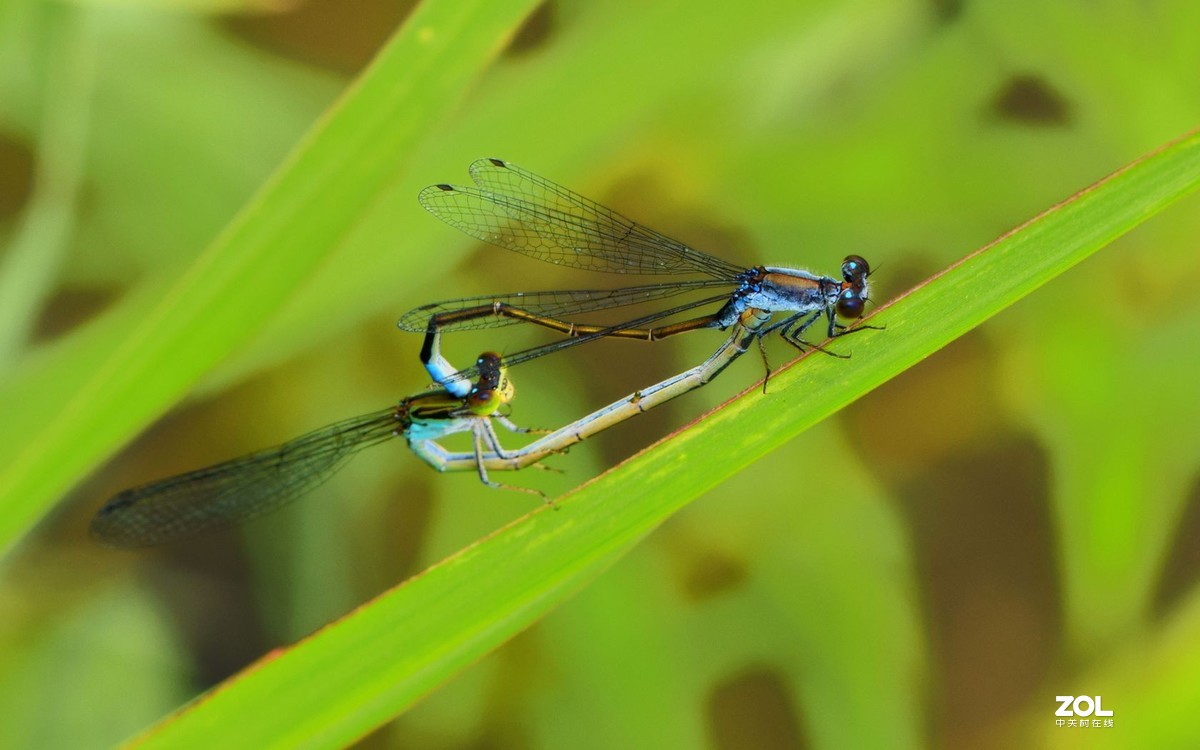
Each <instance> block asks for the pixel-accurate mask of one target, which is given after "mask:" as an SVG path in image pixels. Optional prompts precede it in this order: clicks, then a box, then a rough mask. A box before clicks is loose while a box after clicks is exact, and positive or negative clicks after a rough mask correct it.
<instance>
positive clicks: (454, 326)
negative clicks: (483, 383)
mask: <svg viewBox="0 0 1200 750" xmlns="http://www.w3.org/2000/svg"><path fill="white" fill-rule="evenodd" d="M731 284H732V282H730V281H726V280H717V279H701V280H698V281H681V282H676V283H671V284H648V285H645V286H630V287H624V288H621V289H573V290H566V291H549V292H508V293H504V294H491V295H481V296H478V297H464V298H463V299H456V300H447V301H444V302H433V303H431V304H428V305H422V306H420V307H418V308H416V309H414V310H409V311H408V312H406V313H405V314H404V315H403V316H402V317H401V318H400V321H399V323H398V324H397V325H399V326H400V328H402V329H403V330H405V331H414V332H416V333H424V332H425V330H426V329H427V328H428V326H429V320H430V318H432V317H433V316H434V315H437V314H439V313H449V312H455V311H458V310H466V309H470V308H475V307H481V306H487V305H491V304H494V303H496V302H503V303H505V304H507V305H511V306H513V307H519V308H521V309H522V310H525V311H526V312H529V313H532V314H534V315H538V316H541V317H547V318H556V319H559V320H564V319H569V318H572V317H574V316H577V315H581V314H584V313H589V312H595V311H597V310H608V309H612V308H617V307H627V306H629V305H636V304H638V303H640V302H651V301H654V300H660V299H666V298H668V297H674V296H675V295H678V294H684V293H685V292H691V291H695V290H697V289H709V288H713V287H726V286H731ZM519 322H521V321H520V320H517V319H515V318H510V317H505V316H502V315H487V316H483V317H479V318H472V319H470V320H459V321H451V322H447V323H445V324H444V325H442V326H441V330H443V331H462V330H474V329H480V328H499V327H501V326H507V325H512V324H513V323H519Z"/></svg>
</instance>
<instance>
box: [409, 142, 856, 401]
mask: <svg viewBox="0 0 1200 750" xmlns="http://www.w3.org/2000/svg"><path fill="white" fill-rule="evenodd" d="M470 173H471V177H472V179H473V180H474V181H475V187H458V186H454V185H446V184H441V185H431V186H430V187H427V188H425V189H424V190H422V191H421V194H420V201H421V205H423V206H424V207H425V208H426V210H428V211H429V212H430V213H432V214H433V215H434V216H437V217H438V218H439V219H441V220H442V221H444V222H446V223H447V224H449V225H451V226H453V227H456V228H458V229H459V230H461V231H463V232H465V233H467V234H469V235H471V236H472V237H476V238H478V239H480V240H483V241H485V242H488V243H491V244H493V245H497V246H499V247H503V248H507V249H509V250H513V251H514V252H518V253H522V254H524V255H529V256H531V257H534V258H537V259H539V260H544V261H547V262H549V263H554V264H557V265H564V266H572V267H575V268H582V269H587V270H593V271H605V272H609V273H619V274H643V275H656V274H657V275H686V274H691V275H703V276H707V277H708V278H704V279H693V280H679V281H672V282H669V283H660V284H648V285H642V286H634V287H625V288H621V289H582V290H574V291H542V292H513V293H507V294H498V295H488V296H480V297H467V298H464V299H458V300H451V301H447V302H438V303H433V304H429V305H423V306H421V307H418V308H416V309H415V310H411V311H409V312H408V313H406V314H405V315H404V316H403V317H402V318H401V319H400V321H399V326H400V327H401V328H403V329H404V330H408V331H416V332H422V333H425V342H424V345H423V346H422V349H421V361H422V363H424V365H425V367H426V369H428V371H429V373H430V374H431V375H432V376H433V379H434V381H435V382H437V383H439V384H441V385H442V386H444V387H445V388H446V389H447V390H448V391H449V392H451V393H453V394H455V395H463V394H465V393H466V392H467V391H468V390H469V389H470V387H471V383H472V380H473V378H474V377H475V376H476V375H477V372H476V370H474V369H469V370H463V371H461V372H456V371H455V369H454V368H453V366H451V365H450V363H449V362H448V361H447V360H446V359H445V357H444V356H443V355H442V353H441V338H440V337H441V334H442V332H443V331H450V330H462V329H470V328H491V327H496V326H504V325H509V324H511V323H516V322H519V321H526V322H529V323H534V324H536V325H540V326H544V327H546V328H550V329H552V330H555V331H558V332H560V333H563V334H566V335H567V338H566V339H563V340H560V341H557V342H554V343H552V344H547V345H542V346H538V347H534V348H532V349H527V350H525V351H521V352H517V353H515V354H510V355H506V356H505V362H506V364H508V365H510V366H511V365H515V364H518V363H520V362H523V361H526V360H528V359H532V358H534V357H539V356H542V355H544V354H548V353H549V352H552V351H557V350H559V349H564V348H567V347H570V346H575V345H578V344H581V343H584V342H585V341H591V340H594V339H597V338H603V337H607V336H616V337H620V338H636V339H644V340H647V341H655V340H658V339H662V338H666V337H668V336H673V335H675V334H679V333H683V332H685V331H694V330H697V329H701V328H718V329H721V330H724V329H726V328H728V327H730V326H731V325H734V324H735V323H736V322H737V321H738V320H739V318H740V317H741V315H742V314H743V313H744V312H746V311H747V310H750V309H754V310H759V311H763V312H765V313H768V314H772V313H781V314H784V317H783V318H782V319H781V320H778V321H775V322H773V323H771V324H769V325H764V326H762V327H761V328H759V329H758V333H757V335H758V336H759V339H760V344H761V339H762V337H764V336H766V335H767V334H769V333H773V332H775V331H778V332H779V333H780V335H781V337H782V338H783V339H784V340H785V341H787V342H788V343H790V344H792V345H793V346H796V347H797V348H799V349H801V350H803V349H805V348H806V347H815V348H820V347H819V346H817V345H815V344H812V343H810V342H808V341H805V340H804V339H803V338H802V336H803V335H804V333H805V331H807V330H808V329H809V327H810V326H812V325H813V324H814V323H816V322H817V321H818V320H819V319H821V318H822V317H824V318H825V319H826V321H827V326H826V330H825V334H826V335H827V336H828V337H829V338H835V337H837V336H842V335H845V334H847V333H853V332H854V331H859V330H864V329H867V328H874V327H875V326H862V325H860V326H858V327H855V328H847V327H846V326H845V325H843V324H841V323H839V322H838V318H839V317H841V318H843V319H846V320H856V319H858V318H859V317H861V316H862V314H863V311H864V307H865V304H866V301H867V299H868V296H869V295H868V285H867V278H868V276H869V275H870V266H869V265H868V264H867V261H866V260H864V259H863V258H861V257H860V256H857V255H850V256H847V257H846V259H845V260H844V261H842V269H841V275H842V278H841V280H840V281H839V280H838V279H835V278H832V277H829V276H820V275H817V274H814V273H811V272H809V271H805V270H802V269H798V268H785V267H779V266H755V267H753V268H743V267H741V266H738V265H736V264H733V263H729V262H728V261H724V260H721V259H720V258H716V257H714V256H711V255H708V254H706V253H702V252H700V251H699V250H695V249H693V248H691V247H688V246H687V245H685V244H683V243H682V242H678V241H676V240H673V239H671V238H670V237H667V236H666V235H663V234H660V233H658V232H656V231H654V230H653V229H649V228H648V227H645V226H642V225H641V224H638V223H637V222H635V221H632V220H630V219H627V218H625V217H624V216H622V215H621V214H619V213H617V212H616V211H613V210H612V209H610V208H605V207H604V206H602V205H600V204H598V203H596V202H594V201H592V200H589V199H588V198H585V197H583V196H581V195H579V194H578V193H574V192H572V191H570V190H568V189H567V188H564V187H562V186H561V185H556V184H554V183H553V182H551V181H549V180H547V179H545V178H542V177H538V176H537V175H535V174H533V173H531V172H528V171H526V170H524V169H521V168H520V167H517V166H515V165H513V164H510V163H508V162H506V161H502V160H500V159H480V160H478V161H476V162H475V163H473V164H472V165H471V167H470ZM713 289H724V290H725V291H722V292H721V293H720V294H715V295H708V296H704V297H701V298H700V299H695V300H692V301H690V302H687V303H684V304H681V305H677V306H675V307H672V308H670V309H666V310H661V311H659V312H656V313H652V314H649V315H646V316H643V317H640V318H637V319H634V320H629V321H625V322H623V323H618V324H616V325H609V326H602V325H583V324H579V323H576V322H573V321H571V320H569V319H568V318H570V317H572V316H576V315H581V314H584V313H589V312H593V311H597V310H606V309H610V308H616V307H623V306H627V305H633V304H637V303H640V302H649V301H653V300H660V299H666V298H668V297H674V296H676V295H680V294H685V293H689V292H691V293H700V292H703V291H704V290H713ZM717 303H721V306H720V307H719V309H717V310H716V311H715V312H712V313H709V314H706V315H701V316H699V317H694V318H690V319H688V320H683V321H680V322H676V323H670V324H664V325H658V326H655V325H654V324H655V323H658V322H660V321H663V320H665V319H666V318H669V317H671V316H674V315H678V314H681V313H685V312H687V311H689V310H693V309H695V308H698V307H701V306H703V305H713V304H717ZM822 351H824V350H823V349H822Z"/></svg>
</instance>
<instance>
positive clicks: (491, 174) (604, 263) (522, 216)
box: [419, 159, 746, 280]
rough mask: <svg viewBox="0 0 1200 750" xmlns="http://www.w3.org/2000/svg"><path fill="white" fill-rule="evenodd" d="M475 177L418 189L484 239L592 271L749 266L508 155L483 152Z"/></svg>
mask: <svg viewBox="0 0 1200 750" xmlns="http://www.w3.org/2000/svg"><path fill="white" fill-rule="evenodd" d="M471 177H472V178H473V179H474V180H475V183H476V185H477V187H459V186H455V185H431V186H429V187H427V188H425V189H424V190H422V191H421V193H420V196H419V197H420V201H421V205H422V206H424V207H425V209H426V210H427V211H429V212H430V213H431V214H433V215H434V216H436V217H438V218H439V219H441V220H442V221H444V222H446V223H447V224H449V225H450V226H452V227H455V228H456V229H458V230H460V231H462V232H465V233H466V234H469V235H471V236H472V237H475V238H477V239H480V240H483V241H484V242H489V243H491V244H493V245H497V246H499V247H503V248H507V249H509V250H513V251H515V252H518V253H522V254H524V255H528V256H531V257H534V258H538V259H539V260H544V261H546V262H548V263H554V264H557V265H565V266H572V267H574V268H583V269H586V270H590V271H606V272H609V273H632V274H687V273H702V274H706V275H708V276H712V277H715V278H718V279H725V280H732V279H733V278H734V277H736V276H737V275H738V274H739V273H741V272H743V271H745V270H746V269H744V268H741V267H739V266H737V265H735V264H733V263H729V262H727V261H724V260H721V259H720V258H715V257H713V256H711V255H708V254H706V253H702V252H700V251H698V250H693V249H692V248H690V247H688V246H687V245H684V244H683V243H682V242H678V241H676V240H673V239H671V238H670V237H667V236H666V235H664V234H660V233H659V232H656V231H654V230H653V229H650V228H648V227H645V226H642V225H641V224H638V223H637V222H635V221H632V220H631V219H627V218H625V217H624V216H622V215H621V214H619V213H617V212H616V211H613V210H612V209H610V208H605V207H604V206H601V205H600V204H599V203H596V202H595V201H592V200H589V199H587V198H585V197H583V196H582V195H579V194H578V193H575V192H572V191H570V190H568V189H567V188H564V187H562V186H561V185H556V184H555V183H553V182H550V181H549V180H547V179H544V178H542V177H538V176H537V175H535V174H533V173H531V172H528V171H526V170H524V169H521V168H520V167H517V166H515V165H512V164H509V163H508V162H506V161H502V160H500V159H480V160H478V161H476V162H475V163H473V164H472V165H471Z"/></svg>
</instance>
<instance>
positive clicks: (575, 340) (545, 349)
mask: <svg viewBox="0 0 1200 750" xmlns="http://www.w3.org/2000/svg"><path fill="white" fill-rule="evenodd" d="M728 299H729V295H726V294H721V295H717V296H715V297H706V298H704V299H698V300H693V301H692V302H686V303H684V304H682V305H679V306H677V307H672V308H671V309H669V310H659V311H658V312H654V313H650V314H649V315H646V316H644V317H641V318H635V319H633V320H627V321H624V322H622V323H619V324H617V325H614V326H609V327H608V328H604V329H601V330H599V331H596V332H595V333H588V334H584V335H582V336H572V337H570V338H563V339H559V340H558V341H552V342H550V343H549V344H542V345H540V346H535V347H531V348H529V349H522V350H521V351H519V352H514V353H512V354H505V355H504V364H505V366H507V367H512V366H513V365H519V364H521V363H522V362H528V361H529V360H531V359H537V358H539V357H544V356H546V355H547V354H551V353H553V352H558V351H562V350H563V349H570V348H571V347H573V346H580V345H581V344H586V343H588V342H589V341H595V340H597V339H602V338H604V337H605V336H609V335H611V334H612V332H613V331H616V330H620V329H622V328H645V327H647V326H650V325H651V324H653V323H658V322H660V321H663V320H666V319H667V318H669V317H671V316H673V315H679V314H680V313H685V312H687V311H689V310H694V309H696V308H697V307H702V306H703V305H710V304H714V303H717V302H726V301H728ZM712 327H714V328H715V327H717V325H716V316H715V315H713V325H712ZM453 377H454V378H455V379H458V378H465V379H467V380H475V379H476V378H478V377H479V368H477V367H469V368H467V369H465V370H459V371H458V372H457V373H455V374H454V376H453Z"/></svg>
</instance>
